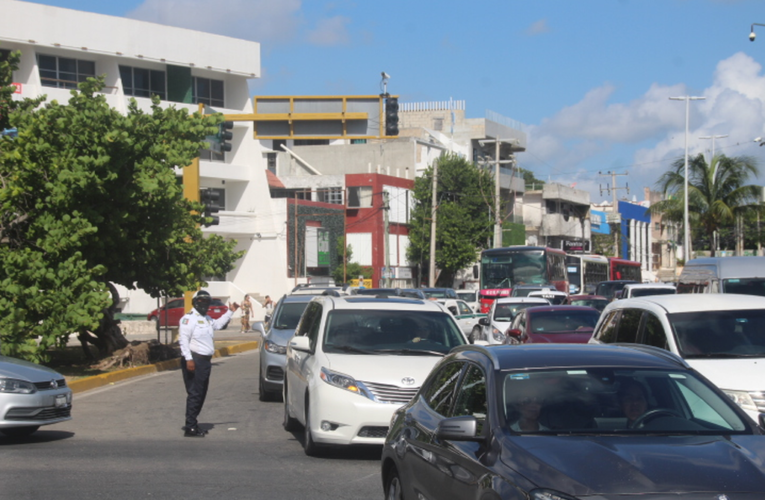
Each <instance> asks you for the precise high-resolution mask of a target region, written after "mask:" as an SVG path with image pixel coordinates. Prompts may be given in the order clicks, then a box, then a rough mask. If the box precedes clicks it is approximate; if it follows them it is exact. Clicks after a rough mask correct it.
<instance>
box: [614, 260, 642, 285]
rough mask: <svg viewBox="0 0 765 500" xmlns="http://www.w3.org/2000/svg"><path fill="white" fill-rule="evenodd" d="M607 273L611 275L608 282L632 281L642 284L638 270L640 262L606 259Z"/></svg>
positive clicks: (640, 273)
mask: <svg viewBox="0 0 765 500" xmlns="http://www.w3.org/2000/svg"><path fill="white" fill-rule="evenodd" d="M608 265H609V272H610V274H611V276H610V278H609V279H610V280H611V281H613V280H633V281H637V282H638V283H642V282H643V274H642V272H641V270H640V268H641V264H640V262H635V261H634V260H625V259H617V258H616V257H609V258H608Z"/></svg>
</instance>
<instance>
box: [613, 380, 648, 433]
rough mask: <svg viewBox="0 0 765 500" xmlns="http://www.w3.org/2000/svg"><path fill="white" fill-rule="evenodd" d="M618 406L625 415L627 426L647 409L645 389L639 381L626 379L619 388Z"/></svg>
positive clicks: (630, 425)
mask: <svg viewBox="0 0 765 500" xmlns="http://www.w3.org/2000/svg"><path fill="white" fill-rule="evenodd" d="M619 407H620V408H621V410H622V413H624V416H625V417H627V427H632V424H633V423H634V422H635V420H637V418H638V417H639V416H640V415H642V414H644V413H645V412H646V411H647V410H648V397H647V395H646V390H645V388H644V387H643V385H642V384H640V383H639V382H635V381H634V380H633V381H628V382H626V383H625V384H624V386H622V387H621V388H620V389H619Z"/></svg>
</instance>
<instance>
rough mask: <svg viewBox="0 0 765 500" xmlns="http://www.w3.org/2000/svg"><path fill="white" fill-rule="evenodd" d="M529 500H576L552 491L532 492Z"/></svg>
mask: <svg viewBox="0 0 765 500" xmlns="http://www.w3.org/2000/svg"><path fill="white" fill-rule="evenodd" d="M530 498H531V500H577V499H576V497H572V496H571V495H566V494H564V493H560V492H558V491H553V490H532V491H531V492H530Z"/></svg>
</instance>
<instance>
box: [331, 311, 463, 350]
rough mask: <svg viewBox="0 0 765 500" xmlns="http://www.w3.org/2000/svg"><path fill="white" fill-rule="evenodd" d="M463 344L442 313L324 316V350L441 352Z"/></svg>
mask: <svg viewBox="0 0 765 500" xmlns="http://www.w3.org/2000/svg"><path fill="white" fill-rule="evenodd" d="M466 343H467V342H466V340H465V338H464V336H463V335H462V332H461V331H460V330H459V328H458V327H457V325H456V323H455V322H454V320H453V319H452V317H451V315H449V314H448V313H445V312H437V311H402V310H390V311H385V310H369V309H367V310H351V309H339V310H335V311H331V312H330V313H329V314H328V316H327V325H326V330H325V334H324V342H323V349H324V352H336V353H337V352H342V353H347V354H386V353H394V354H407V353H412V354H418V353H419V354H424V353H429V354H436V355H440V354H446V353H448V352H449V351H450V350H451V349H452V348H454V347H457V346H460V345H464V344H466Z"/></svg>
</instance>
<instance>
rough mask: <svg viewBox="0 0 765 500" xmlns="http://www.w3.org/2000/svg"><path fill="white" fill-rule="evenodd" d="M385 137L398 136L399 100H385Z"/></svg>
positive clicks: (387, 98)
mask: <svg viewBox="0 0 765 500" xmlns="http://www.w3.org/2000/svg"><path fill="white" fill-rule="evenodd" d="M385 135H386V136H391V135H398V98H397V97H386V98H385Z"/></svg>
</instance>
